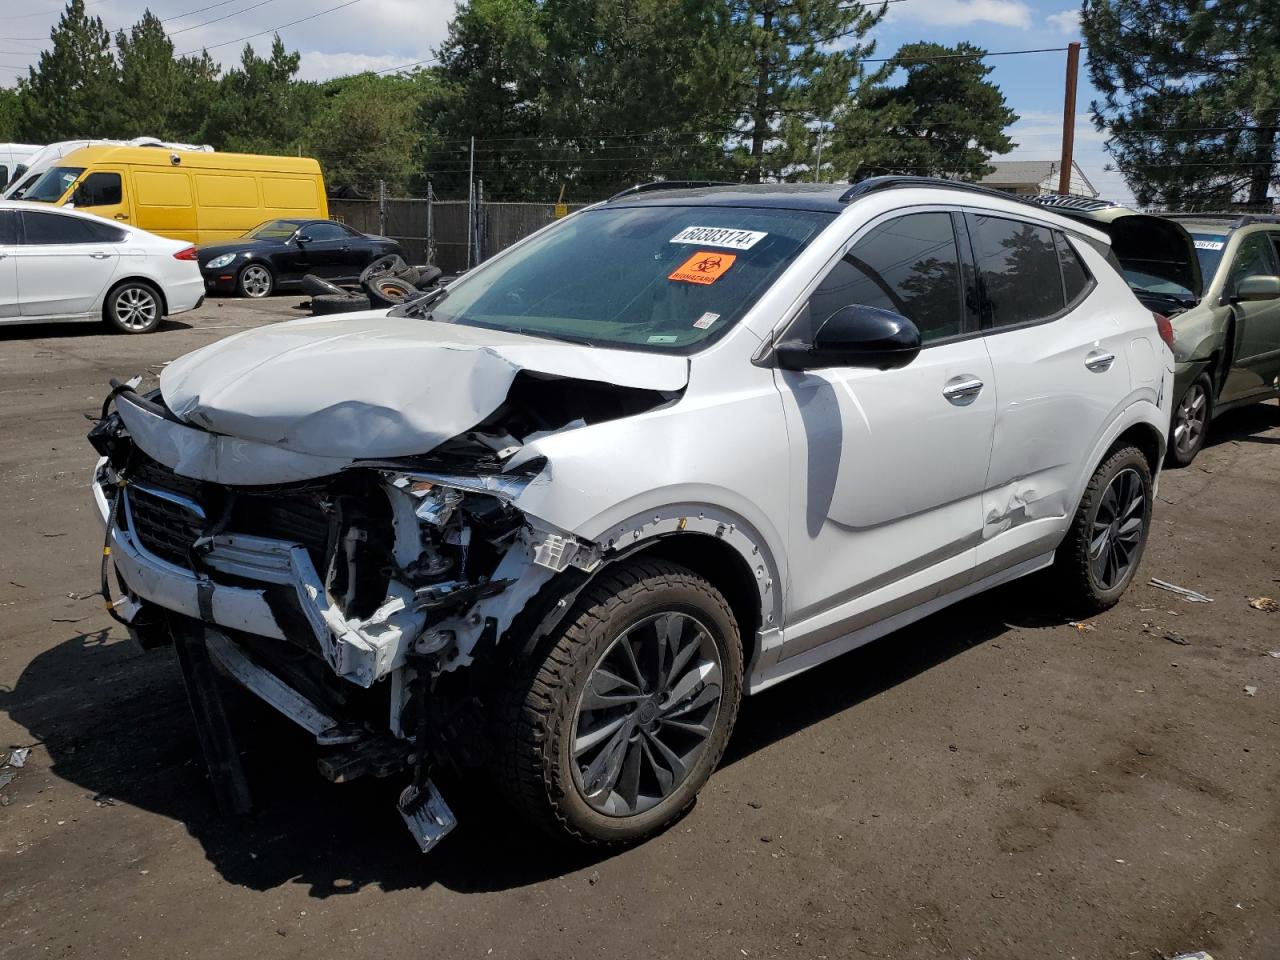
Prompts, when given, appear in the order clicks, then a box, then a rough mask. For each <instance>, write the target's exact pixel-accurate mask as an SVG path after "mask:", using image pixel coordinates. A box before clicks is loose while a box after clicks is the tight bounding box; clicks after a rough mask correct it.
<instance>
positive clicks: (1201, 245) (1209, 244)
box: [1196, 240, 1226, 250]
mask: <svg viewBox="0 0 1280 960" xmlns="http://www.w3.org/2000/svg"><path fill="white" fill-rule="evenodd" d="M1225 246H1226V242H1225V241H1223V240H1197V241H1196V249H1197V250H1221V249H1222V248H1223V247H1225Z"/></svg>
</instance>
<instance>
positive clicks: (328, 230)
mask: <svg viewBox="0 0 1280 960" xmlns="http://www.w3.org/2000/svg"><path fill="white" fill-rule="evenodd" d="M302 232H303V233H304V234H306V236H307V237H309V238H310V239H312V240H316V241H320V240H346V239H348V238H349V237H350V234H348V233H347V231H346V230H344V229H342V227H340V226H338V224H336V223H309V224H307V225H306V226H305V227H303V228H302Z"/></svg>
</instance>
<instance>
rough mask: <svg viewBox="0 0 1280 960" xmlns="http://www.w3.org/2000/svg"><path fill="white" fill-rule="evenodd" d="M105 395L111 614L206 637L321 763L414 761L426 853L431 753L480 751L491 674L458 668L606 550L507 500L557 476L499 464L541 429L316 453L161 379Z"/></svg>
mask: <svg viewBox="0 0 1280 960" xmlns="http://www.w3.org/2000/svg"><path fill="white" fill-rule="evenodd" d="M595 386H596V387H599V386H600V385H599V384H596V385H595ZM520 389H521V387H520V384H519V382H517V383H516V384H515V385H513V386H512V389H511V394H512V396H516V395H517V394H518V392H519V390H520ZM614 392H615V394H617V391H616V390H615V391H614ZM633 392H634V393H640V392H641V391H633ZM113 397H114V406H115V410H114V412H111V411H109V410H105V409H104V416H103V418H102V419H101V420H100V421H99V422H98V423H97V424H96V425H95V427H94V428H93V430H92V431H91V433H90V434H89V439H90V441H91V442H92V444H93V445H94V447H95V449H96V450H97V451H98V453H99V454H100V455H101V459H100V460H99V462H98V464H97V467H96V469H95V473H94V478H93V480H94V482H93V493H94V497H95V500H96V503H97V506H98V508H99V512H100V513H101V515H102V517H103V519H104V521H105V523H106V526H107V529H106V545H105V549H104V559H103V568H104V591H105V590H106V589H107V587H108V583H107V564H108V558H109V560H110V562H111V565H112V566H113V567H114V582H113V584H112V585H111V590H110V593H111V594H114V595H118V599H115V600H110V599H109V609H111V610H112V612H113V616H116V617H117V619H120V620H121V621H122V622H125V623H126V624H127V625H128V627H129V629H130V632H131V633H132V634H133V635H134V636H135V638H136V639H138V640H139V642H141V643H142V644H143V645H144V646H156V645H159V644H163V643H168V642H170V641H171V640H173V639H174V638H175V637H180V638H188V639H189V638H190V637H191V636H192V635H195V636H197V637H198V638H200V640H201V642H202V643H203V649H205V650H207V653H208V657H209V658H210V660H211V661H212V663H213V664H215V665H216V666H217V668H219V669H220V671H221V672H222V673H224V674H226V675H228V676H230V677H232V678H233V679H235V680H236V681H237V682H238V683H240V684H241V685H242V686H244V687H245V688H246V689H248V690H250V691H251V692H253V693H254V694H255V695H257V696H258V697H259V698H261V699H262V700H263V701H265V702H266V703H268V704H270V705H271V706H272V707H274V708H275V709H276V710H278V711H279V712H281V713H283V714H284V715H285V716H287V717H289V718H290V719H291V720H293V721H294V722H295V723H296V724H298V725H299V726H300V727H302V728H303V729H305V730H307V731H308V732H309V733H310V734H311V735H313V736H314V738H315V741H316V744H317V747H318V765H319V769H320V771H321V773H322V774H324V775H325V776H326V777H328V778H329V779H331V780H334V781H339V782H340V781H346V780H350V779H354V778H355V777H358V776H361V775H365V774H371V775H376V776H389V775H393V774H403V773H406V772H407V773H411V774H412V778H411V781H410V784H409V786H408V787H406V789H405V791H404V794H403V795H402V797H401V804H400V807H401V812H402V814H403V815H404V817H405V819H406V822H407V823H408V824H409V826H410V828H411V830H412V831H413V833H414V835H415V838H416V839H417V841H418V843H419V845H420V846H421V847H422V849H423V850H424V851H425V850H427V849H429V848H430V847H431V846H433V845H434V844H435V843H436V842H438V841H439V839H440V838H441V837H443V836H444V835H445V833H447V832H448V830H449V829H450V828H451V827H452V825H453V823H454V821H453V816H452V814H451V813H450V812H449V810H448V807H447V806H446V805H445V803H444V800H443V799H442V798H441V797H440V795H439V793H438V791H437V790H436V788H435V787H434V786H433V785H432V783H431V780H430V773H431V769H432V768H433V767H434V766H436V765H440V764H450V765H457V766H472V765H476V764H479V763H481V762H483V761H484V759H485V753H486V751H487V744H486V739H485V735H484V727H485V723H486V721H485V716H486V714H485V710H484V707H483V704H482V703H481V702H480V698H481V694H480V693H478V690H479V689H480V686H481V684H480V682H479V681H478V679H475V678H473V677H472V676H471V674H472V673H477V675H478V672H476V671H470V670H460V668H462V667H469V666H472V665H474V664H477V663H478V662H481V661H491V660H493V658H494V657H495V651H496V650H497V648H498V646H499V640H500V638H502V637H503V636H504V635H505V634H507V632H508V631H510V630H511V629H512V625H513V623H514V622H515V621H516V620H517V617H519V616H521V615H522V613H523V614H524V615H525V617H528V616H530V615H531V611H544V612H547V613H549V612H553V611H555V610H557V609H561V610H562V609H563V608H564V606H565V602H564V598H565V597H566V596H567V595H569V594H570V593H571V591H572V589H573V588H574V586H575V585H578V586H580V585H581V583H582V582H583V581H585V579H586V574H587V573H588V572H590V571H591V570H593V569H594V568H595V567H597V566H598V565H599V564H600V563H601V560H602V556H601V551H600V548H599V547H598V546H596V545H595V544H592V543H587V542H584V541H582V540H579V539H578V538H576V537H575V536H573V535H572V534H571V533H569V532H567V531H564V530H560V529H558V528H556V527H555V526H554V525H552V524H549V523H546V522H545V521H543V520H540V519H539V518H536V517H532V516H528V515H526V514H525V513H523V512H522V511H521V510H520V509H518V508H517V507H516V506H515V505H514V503H513V501H514V500H515V499H516V498H517V497H518V496H519V494H520V493H521V491H523V490H524V489H525V488H526V487H527V486H528V485H529V484H533V483H540V482H547V480H546V477H545V476H544V473H545V464H544V463H542V462H541V461H538V460H532V461H530V462H528V463H526V464H524V465H522V466H521V467H519V468H516V469H513V470H510V471H508V472H503V470H502V465H503V463H504V462H505V461H507V460H509V459H510V457H511V455H512V453H513V452H514V451H515V450H518V449H519V448H520V447H521V445H522V444H523V443H525V442H527V441H528V440H529V439H530V438H531V437H533V436H535V435H536V434H537V432H538V429H539V426H540V424H539V423H538V422H537V421H536V419H533V420H531V419H528V418H526V420H525V421H523V422H520V423H519V424H518V426H517V427H515V428H512V423H513V422H515V421H513V418H512V415H511V412H510V409H507V410H506V411H505V413H504V414H503V415H504V416H505V420H504V425H503V427H501V428H499V427H497V426H496V425H495V424H496V421H495V423H491V424H487V425H486V424H481V425H480V426H479V427H477V428H476V429H474V430H471V431H468V432H467V433H465V434H463V435H460V436H458V437H455V438H453V439H452V440H450V441H448V442H447V443H445V444H442V445H441V446H440V447H439V448H437V449H436V450H434V451H432V453H431V455H430V456H429V457H427V456H418V457H409V458H392V459H382V460H343V459H341V458H338V457H334V458H331V459H325V458H324V457H317V456H310V455H304V454H299V453H297V452H295V451H290V450H287V449H281V448H279V447H273V446H268V445H266V444H262V443H258V442H252V441H243V440H237V439H235V438H232V437H228V436H226V435H224V434H217V433H214V432H212V431H208V430H205V429H202V428H201V427H199V426H195V425H193V424H192V423H190V422H187V421H184V420H182V419H180V418H178V417H177V416H176V415H175V414H174V413H173V412H172V411H171V410H170V409H169V408H168V406H167V405H166V403H165V400H164V398H163V397H162V396H161V394H160V392H159V391H156V392H153V393H151V394H148V395H146V396H143V395H141V394H139V393H137V392H135V391H134V390H133V389H131V388H130V387H128V386H120V385H117V387H116V390H115V391H114V393H113ZM663 399H664V398H663V397H661V396H659V395H657V394H654V395H652V396H645V397H630V398H629V399H624V400H620V401H617V402H618V403H619V404H621V407H620V408H619V409H623V408H627V409H629V408H628V406H627V405H628V403H630V404H632V405H641V404H642V405H646V406H649V407H651V406H652V405H653V404H654V402H661V401H662V400H663ZM532 407H536V405H532ZM532 407H531V406H530V405H528V404H525V405H523V407H522V408H525V409H530V408H532ZM624 412H625V410H624ZM499 413H503V412H502V411H499ZM560 419H563V418H560ZM548 425H549V422H548V423H543V424H541V426H543V427H546V426H548ZM569 425H570V426H572V423H569ZM561 426H563V424H562V425H561ZM263 464H267V467H268V469H267V470H264V469H263ZM266 474H274V475H275V476H277V477H279V478H281V479H280V482H276V483H264V482H262V480H263V478H264V475H266ZM561 574H565V576H563V577H561V576H560V575H561ZM557 578H559V579H557ZM553 580H556V581H557V582H556V583H555V584H554V585H552V581H553ZM549 585H552V586H550V587H549ZM535 598H537V599H538V602H537V603H534V602H532V601H534V600H535ZM548 598H550V599H548ZM539 616H541V614H540V615H539ZM179 659H180V662H183V664H184V676H185V678H186V680H187V684H188V692H189V693H191V692H192V689H193V683H198V682H199V677H198V676H192V675H188V672H187V669H186V664H185V661H184V660H183V657H182V656H181V655H180V657H179ZM192 673H198V671H192ZM205 692H206V693H209V691H205ZM192 695H193V698H194V696H195V694H194V693H193V694H192ZM210 695H213V694H212V693H210ZM194 708H195V704H194V703H193V709H194ZM196 715H197V722H198V723H199V722H200V710H198V709H197V710H196ZM215 733H216V731H215ZM207 734H208V732H207V731H206V733H205V734H202V742H205V746H206V754H207V755H209V746H208V743H207V742H206V735H207ZM223 753H224V754H226V753H230V754H231V755H232V756H233V757H234V754H235V751H234V750H232V751H223ZM210 761H211V762H210V767H211V771H212V772H213V773H214V776H215V778H216V777H217V775H218V773H217V770H216V769H215V765H214V763H213V762H212V758H210Z"/></svg>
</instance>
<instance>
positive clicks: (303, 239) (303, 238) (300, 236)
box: [293, 233, 311, 243]
mask: <svg viewBox="0 0 1280 960" xmlns="http://www.w3.org/2000/svg"><path fill="white" fill-rule="evenodd" d="M293 239H294V240H296V241H297V242H298V243H310V242H311V238H310V237H309V236H307V235H306V234H305V233H295V234H294V235H293Z"/></svg>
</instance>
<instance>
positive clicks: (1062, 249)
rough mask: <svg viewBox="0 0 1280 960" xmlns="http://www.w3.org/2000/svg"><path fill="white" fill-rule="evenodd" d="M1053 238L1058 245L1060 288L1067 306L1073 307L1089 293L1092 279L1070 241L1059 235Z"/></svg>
mask: <svg viewBox="0 0 1280 960" xmlns="http://www.w3.org/2000/svg"><path fill="white" fill-rule="evenodd" d="M1053 236H1054V240H1055V241H1056V242H1057V244H1058V263H1059V265H1060V266H1061V267H1062V287H1063V291H1064V292H1065V293H1066V296H1067V306H1069V307H1071V306H1075V304H1076V302H1077V301H1078V300H1080V299H1081V298H1083V297H1084V295H1085V294H1086V293H1088V292H1089V281H1090V280H1091V279H1092V278H1091V277H1090V276H1089V271H1088V270H1086V269H1085V266H1084V263H1083V262H1082V261H1081V260H1080V255H1079V254H1078V253H1076V250H1075V247H1073V246H1072V245H1071V241H1070V240H1068V239H1067V238H1066V237H1064V236H1063V235H1062V234H1060V233H1055V234H1054V235H1053Z"/></svg>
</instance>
